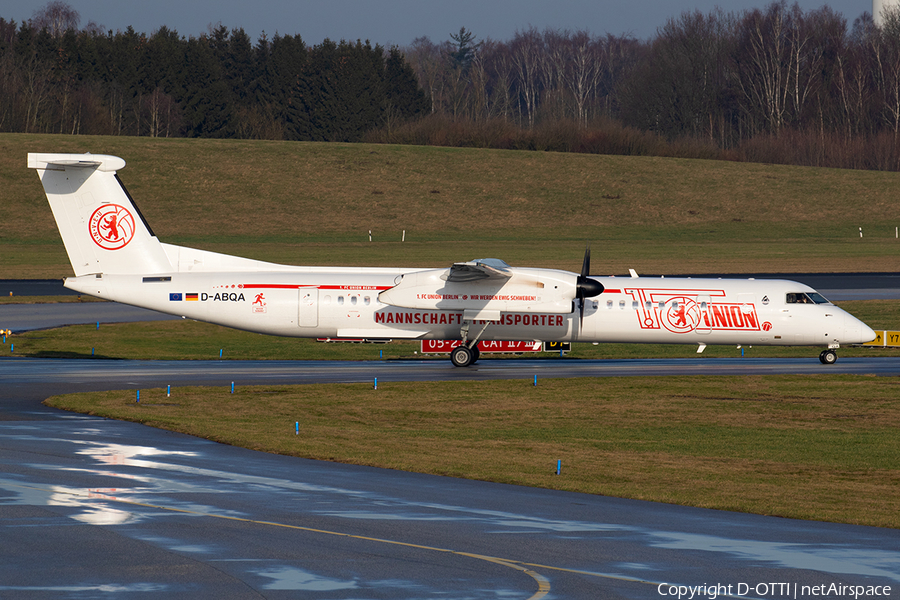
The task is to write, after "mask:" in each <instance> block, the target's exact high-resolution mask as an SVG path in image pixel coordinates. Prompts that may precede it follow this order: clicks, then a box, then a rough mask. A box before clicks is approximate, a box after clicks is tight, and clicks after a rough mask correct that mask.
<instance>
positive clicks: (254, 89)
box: [0, 3, 429, 141]
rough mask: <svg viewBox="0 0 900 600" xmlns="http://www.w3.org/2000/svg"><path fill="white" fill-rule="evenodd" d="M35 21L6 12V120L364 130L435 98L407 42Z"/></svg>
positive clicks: (214, 132) (195, 133)
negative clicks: (311, 41) (420, 78)
mask: <svg viewBox="0 0 900 600" xmlns="http://www.w3.org/2000/svg"><path fill="white" fill-rule="evenodd" d="M51 4H56V5H58V4H62V3H51ZM63 6H65V5H63ZM75 14H76V15H77V13H75ZM76 19H77V17H76ZM35 21H39V19H32V20H31V21H30V22H26V23H21V24H19V25H16V23H15V22H12V21H6V20H4V19H2V18H0V131H16V132H34V133H70V134H100V135H136V136H166V137H175V136H185V137H214V138H230V137H239V138H251V139H253V138H265V139H287V140H314V141H354V140H358V139H359V138H360V137H361V136H362V135H363V134H364V133H365V132H366V131H368V130H370V129H373V128H375V127H381V126H383V125H385V124H386V123H397V122H402V121H405V120H408V119H412V118H415V117H416V116H418V115H422V114H425V113H426V112H427V111H428V108H429V102H428V99H427V97H426V96H425V93H424V92H423V91H422V90H421V89H420V87H419V85H418V82H417V80H416V77H415V74H414V73H413V72H412V69H411V68H410V66H409V64H408V63H407V62H406V61H405V60H404V58H403V56H402V54H401V53H400V51H399V50H398V49H397V48H391V49H389V50H387V51H385V50H384V49H383V48H382V47H381V46H378V45H375V46H372V45H371V44H370V43H368V42H360V41H357V42H355V43H350V42H346V41H341V42H339V43H337V42H333V41H330V40H325V41H323V42H322V43H321V44H318V45H315V46H308V45H307V44H306V43H304V41H303V40H302V39H301V38H300V36H299V35H296V36H291V35H283V36H282V35H276V36H275V37H273V38H272V39H269V38H267V37H266V36H265V35H263V36H261V37H260V38H259V40H257V42H256V43H255V44H254V43H252V42H251V40H250V37H249V36H248V35H247V34H246V33H245V32H244V31H243V29H233V30H228V28H226V27H224V26H221V25H220V26H218V27H215V28H212V29H211V30H210V31H209V32H208V33H207V34H205V35H201V36H199V37H188V38H185V37H183V36H180V35H178V34H177V32H175V31H173V30H170V29H168V28H166V27H161V28H160V29H159V30H158V31H156V32H155V33H153V34H152V35H146V34H143V33H138V32H136V31H135V30H134V29H133V28H131V27H129V28H127V29H126V30H125V31H119V32H116V33H113V32H111V31H109V32H106V33H104V32H102V31H100V30H99V28H98V27H97V26H95V25H93V24H90V25H89V26H88V27H86V28H84V29H78V28H77V27H75V26H72V19H71V18H70V19H69V21H68V22H67V23H64V24H63V25H60V24H59V23H58V22H54V24H55V25H54V26H52V27H51V26H48V25H46V24H36V23H35Z"/></svg>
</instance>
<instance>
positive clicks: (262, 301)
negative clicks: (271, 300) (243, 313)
mask: <svg viewBox="0 0 900 600" xmlns="http://www.w3.org/2000/svg"><path fill="white" fill-rule="evenodd" d="M257 305H258V306H257ZM250 308H251V309H252V310H253V312H255V313H264V312H266V297H265V296H263V295H262V294H261V293H260V294H257V295H256V298H255V299H254V300H253V303H252V304H251V305H250Z"/></svg>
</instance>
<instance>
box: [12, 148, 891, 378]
mask: <svg viewBox="0 0 900 600" xmlns="http://www.w3.org/2000/svg"><path fill="white" fill-rule="evenodd" d="M124 166H125V161H124V160H122V159H121V158H118V157H115V156H105V155H95V154H28V167H29V168H32V169H37V171H38V175H39V176H40V178H41V183H42V184H43V186H44V191H45V192H46V194H47V199H48V200H49V201H50V207H51V209H52V211H53V216H54V218H55V219H56V223H57V226H58V227H59V231H60V234H61V236H62V239H63V243H64V244H65V247H66V251H67V252H68V255H69V260H70V261H71V263H72V269H73V270H74V271H75V277H68V278H66V280H65V286H66V287H67V288H69V289H72V290H75V291H78V292H81V293H84V294H89V295H92V296H97V297H99V298H103V299H106V300H112V301H115V302H121V303H124V304H131V305H134V306H140V307H143V308H149V309H151V310H156V311H159V312H163V313H168V314H173V315H180V316H182V317H185V318H189V319H195V320H197V321H206V322H209V323H216V324H219V325H225V326H227V327H233V328H236V329H244V330H247V331H254V332H258V333H264V334H270V335H281V336H291V337H308V338H335V339H340V338H365V339H416V340H433V339H437V340H459V344H458V345H457V346H455V347H454V348H453V350H452V351H451V354H450V357H451V360H452V362H453V364H454V365H456V366H459V367H465V366H468V365H471V364H472V363H474V362H475V361H476V360H477V359H478V347H477V342H478V341H479V340H485V341H488V340H511V341H531V340H540V341H563V342H620V343H621V342H624V343H654V344H693V345H696V346H698V352H702V351H703V349H704V348H706V346H707V345H709V344H729V345H741V344H746V345H754V344H755V345H759V346H767V345H768V346H814V345H823V346H826V349H825V350H823V351H822V353H821V354H820V356H819V359H820V360H821V361H822V362H823V363H825V364H831V363H834V362H835V361H836V360H837V354H836V352H835V350H836V349H837V348H839V347H840V345H841V344H861V343H864V342H868V341H871V340H873V339H875V332H873V331H872V329H870V328H869V327H868V326H867V325H866V324H865V323H863V322H862V321H859V320H858V319H856V318H855V317H853V316H852V315H850V314H849V313H847V312H845V311H843V310H841V309H840V308H838V307H836V306H835V305H833V304H831V303H830V302H829V301H828V300H826V299H825V298H823V297H822V296H821V295H820V294H818V293H817V292H816V291H815V290H814V289H812V288H810V287H809V286H806V285H803V284H801V283H796V282H793V281H784V280H753V279H744V280H738V279H693V278H655V277H654V278H651V277H638V276H637V274H636V273H635V272H634V271H631V275H632V276H631V277H630V278H615V277H590V276H589V275H588V273H589V269H590V252H589V251H588V252H586V253H585V257H584V263H583V266H582V270H581V273H580V274H578V273H571V272H568V271H561V270H556V269H534V268H521V267H511V266H509V265H508V264H506V263H505V262H503V261H502V260H498V259H492V258H487V259H480V260H473V261H469V262H461V263H456V264H454V265H452V266H450V267H448V268H438V269H426V270H421V269H402V268H396V269H394V268H345V267H301V266H289V265H279V264H274V263H267V262H262V261H257V260H251V259H246V258H240V257H235V256H229V255H225V254H218V253H215V252H207V251H204V250H197V249H193V248H185V247H183V246H175V245H172V244H164V243H161V242H160V241H159V240H158V239H157V238H156V236H155V235H154V234H153V232H152V231H151V229H150V227H149V225H148V224H147V222H146V221H145V220H144V217H143V215H141V213H140V211H139V210H138V209H137V206H136V205H135V203H134V201H133V200H132V198H131V196H130V195H129V194H128V192H127V191H126V189H125V186H124V185H123V184H122V182H121V180H120V179H119V177H118V175H117V174H116V173H117V171H119V170H120V169H122V168H123V167H124Z"/></svg>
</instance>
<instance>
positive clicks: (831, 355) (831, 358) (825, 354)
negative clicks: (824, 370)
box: [819, 350, 838, 365]
mask: <svg viewBox="0 0 900 600" xmlns="http://www.w3.org/2000/svg"><path fill="white" fill-rule="evenodd" d="M837 358H838V357H837V352H835V351H834V350H822V353H821V354H819V361H821V363H822V364H823V365H833V364H834V363H836V362H837Z"/></svg>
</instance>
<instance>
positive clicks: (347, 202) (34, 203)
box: [0, 134, 900, 279]
mask: <svg viewBox="0 0 900 600" xmlns="http://www.w3.org/2000/svg"><path fill="white" fill-rule="evenodd" d="M85 151H90V152H94V153H106V154H116V155H119V156H122V157H123V158H125V160H126V161H127V162H128V166H127V167H126V168H125V169H124V170H123V171H122V172H121V177H122V180H123V181H124V182H125V184H126V185H127V186H128V189H129V191H130V192H131V194H132V195H133V196H134V198H135V199H136V200H137V202H138V204H139V206H140V207H141V210H142V212H143V213H144V215H145V216H146V218H147V220H148V221H149V222H150V224H151V226H152V227H153V229H154V232H155V233H156V234H157V235H158V236H159V238H160V239H161V240H163V241H167V242H171V243H176V244H183V245H188V246H195V247H201V248H204V249H207V250H213V251H218V252H226V253H231V254H237V255H241V256H249V257H252V258H257V259H262V260H269V261H274V262H284V263H290V264H322V265H355V266H384V265H391V266H423V267H433V266H443V265H448V264H450V263H451V262H454V261H458V260H462V259H465V260H468V259H471V258H476V257H486V256H496V257H498V258H503V259H505V260H506V261H507V262H509V263H510V264H513V265H528V266H538V267H554V268H565V269H569V270H578V269H579V268H580V266H581V257H582V254H583V252H584V247H585V244H586V243H588V242H589V243H591V244H592V249H593V268H592V271H593V273H594V274H597V275H605V274H615V273H626V272H627V270H628V269H629V268H635V269H636V270H637V271H638V272H639V273H664V274H673V275H674V274H680V273H716V272H721V273H749V272H805V271H810V272H814V271H819V272H846V271H894V270H896V269H897V263H898V261H897V259H898V256H900V242H898V241H897V240H896V239H895V238H894V227H895V226H896V225H898V224H900V222H898V217H897V214H896V207H897V200H896V190H897V189H898V187H900V186H898V185H897V183H898V179H900V174H897V173H881V172H872V171H848V170H838V169H811V168H800V167H788V166H773V165H759V164H738V163H727V162H720V161H698V160H680V159H663V158H652V157H623V156H596V155H578V154H554V153H537V152H515V151H495V150H479V149H459V148H435V147H410V146H379V145H365V144H314V143H292V142H260V141H253V142H251V141H239V140H227V141H219V140H184V139H178V140H172V139H169V140H166V139H158V138H157V139H150V138H126V137H89V136H48V135H27V134H0V223H2V224H3V225H2V229H0V249H2V251H0V279H2V278H38V277H48V278H56V277H64V276H66V275H69V274H71V270H70V267H69V264H68V260H67V258H66V255H65V251H64V249H63V247H62V244H61V242H60V240H59V235H58V233H57V231H56V227H55V224H54V222H53V218H52V215H51V214H50V210H49V207H48V206H47V201H46V198H45V197H44V194H43V190H42V188H41V186H40V182H39V181H38V178H37V175H36V173H35V172H34V171H32V170H29V169H27V168H26V166H25V165H26V153H27V152H85ZM858 227H863V228H864V233H865V237H864V238H862V239H860V238H859V234H858ZM369 230H372V232H373V236H374V241H373V242H372V243H369V242H368V241H367V240H368V231H369ZM403 230H405V231H406V240H407V241H406V242H403V243H401V241H400V239H401V232H402V231H403Z"/></svg>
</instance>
